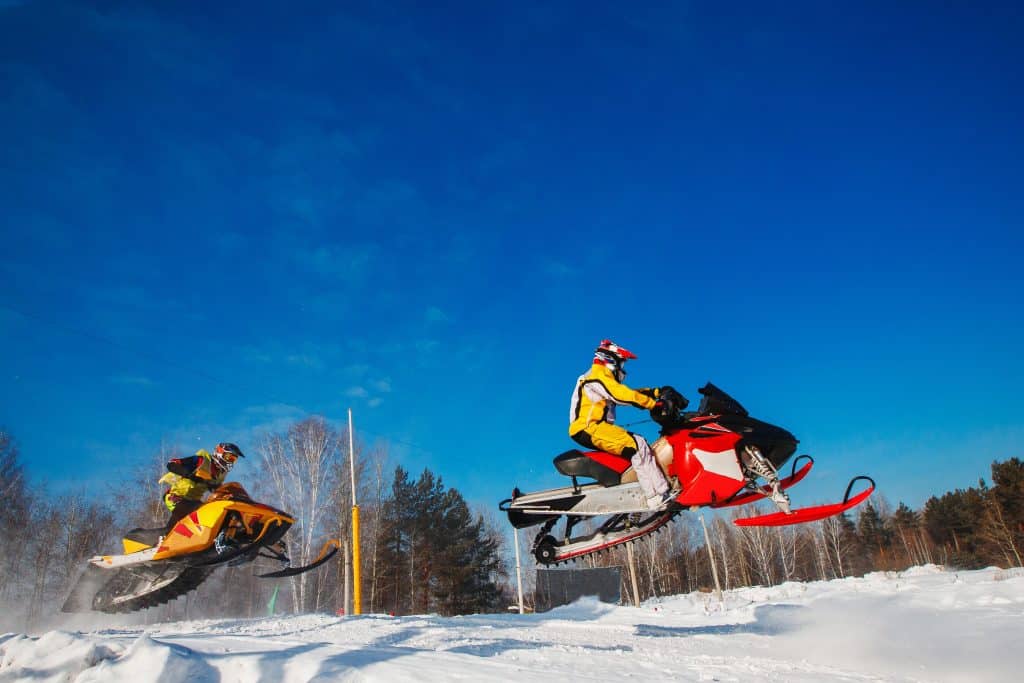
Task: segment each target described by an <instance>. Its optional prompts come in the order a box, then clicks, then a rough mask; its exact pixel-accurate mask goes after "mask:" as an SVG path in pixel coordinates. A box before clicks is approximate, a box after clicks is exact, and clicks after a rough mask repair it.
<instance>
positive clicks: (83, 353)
mask: <svg viewBox="0 0 1024 683" xmlns="http://www.w3.org/2000/svg"><path fill="white" fill-rule="evenodd" d="M491 4H492V3H482V5H483V6H481V3H470V2H466V3H457V4H456V5H455V6H448V7H447V8H446V9H436V8H429V9H424V5H423V3H413V2H410V3H370V4H366V5H364V4H363V3H322V4H315V3H313V4H303V5H302V8H301V11H300V10H299V8H297V7H295V6H288V7H287V8H286V7H284V6H283V5H281V4H280V3H245V4H244V6H245V9H239V8H238V7H232V8H225V7H223V6H222V5H223V4H222V3H152V4H151V5H150V6H146V4H145V3H113V2H111V3H94V4H89V5H86V4H80V3H43V2H31V1H25V2H19V1H17V0H0V230H2V245H3V248H2V251H0V424H2V425H4V426H5V427H6V428H7V429H8V430H9V431H10V432H11V433H13V434H14V436H15V437H16V438H17V439H18V441H19V442H20V444H21V447H22V450H23V453H24V456H25V459H26V461H27V463H28V466H29V469H30V472H31V474H32V476H33V477H34V478H36V479H37V480H38V481H44V480H45V481H48V482H50V483H51V485H52V486H53V487H54V488H55V489H57V490H68V489H71V488H75V487H79V486H86V485H90V484H92V483H95V482H97V481H104V480H116V479H117V478H118V476H119V469H120V468H122V467H127V466H129V465H131V464H132V463H133V462H134V461H136V460H138V459H144V458H147V457H148V456H149V454H150V453H152V452H154V451H155V450H156V449H158V448H159V446H160V444H161V442H162V441H166V442H169V443H175V444H179V445H181V447H182V448H184V449H188V450H193V449H194V448H197V447H199V446H210V445H212V444H215V443H216V442H217V441H221V440H232V441H237V442H238V443H240V444H241V445H242V446H243V448H248V447H250V446H251V445H252V444H253V443H254V438H255V434H257V433H259V431H260V430H265V429H267V428H275V427H276V428H280V426H281V425H282V424H285V423H286V421H287V420H289V419H294V418H296V417H301V416H304V415H307V414H313V413H318V414H323V415H326V416H327V417H328V418H331V419H332V420H336V421H337V422H338V423H339V424H341V423H343V421H344V416H345V410H346V408H348V407H351V408H353V409H354V411H355V418H356V425H357V430H363V431H362V432H361V433H362V434H364V435H365V437H366V438H367V439H368V440H384V439H387V440H390V441H391V456H392V460H393V462H394V463H401V464H403V465H404V466H405V467H407V468H408V469H410V470H412V471H413V472H414V473H415V472H418V471H420V470H421V469H422V468H423V467H430V468H431V469H433V470H434V471H436V472H437V473H439V474H441V475H442V477H443V478H444V481H445V483H446V484H447V485H449V486H454V487H457V488H459V489H460V490H461V491H462V492H463V493H464V494H466V496H467V497H468V498H469V499H470V500H471V501H473V502H477V503H480V504H485V503H486V504H487V505H493V504H494V503H495V502H496V501H497V500H499V499H501V498H503V497H505V496H507V494H508V492H509V490H510V489H511V487H512V486H513V485H516V484H518V485H520V486H521V487H523V488H524V489H529V488H541V487H548V486H555V485H561V483H562V482H561V477H560V476H559V475H557V474H556V473H555V472H554V470H553V469H552V468H551V465H550V460H551V457H552V456H554V455H556V454H557V453H559V452H561V451H562V450H564V449H566V448H569V447H572V445H573V444H572V442H571V441H570V440H569V439H568V437H567V435H566V431H565V430H566V426H567V424H566V422H567V420H566V417H567V413H568V407H569V394H570V390H571V388H572V386H573V382H574V380H575V378H576V377H577V375H578V374H580V373H581V372H583V371H584V370H585V369H586V368H587V367H588V365H589V362H590V359H591V352H592V350H593V348H594V346H595V345H596V344H597V342H598V341H600V340H601V339H602V338H604V337H610V338H612V339H614V340H616V341H617V342H619V343H621V344H623V345H625V346H627V347H629V348H631V349H633V350H634V351H635V352H636V353H637V354H638V355H639V356H640V359H639V360H638V361H634V363H633V364H632V367H631V374H630V380H631V382H632V383H634V385H638V386H643V385H659V384H663V383H671V384H673V385H675V386H676V387H677V388H679V389H680V390H682V391H683V392H684V393H686V394H688V395H689V396H691V397H692V398H696V391H695V389H696V387H697V386H700V385H702V384H703V383H704V382H705V381H708V380H712V381H714V382H715V383H717V384H718V385H720V386H721V387H723V388H725V389H726V390H728V391H729V392H731V393H733V394H734V395H735V396H736V397H737V398H738V399H739V400H740V401H741V402H743V403H744V404H745V405H746V406H747V408H748V409H749V410H750V411H751V412H752V413H753V414H754V415H756V416H758V417H761V418H763V419H766V420H768V421H770V422H774V423H777V424H781V425H783V426H785V427H787V428H789V429H790V430H791V431H793V432H794V433H795V434H796V435H797V436H798V437H799V438H800V439H801V441H802V443H801V450H802V451H806V452H809V453H811V454H813V455H815V456H816V457H817V458H818V462H819V468H820V472H819V473H818V476H817V477H815V478H813V481H812V482H810V483H808V484H807V485H806V487H804V489H803V490H804V493H803V494H797V498H798V499H799V501H800V502H808V501H810V500H824V499H827V498H834V497H837V496H840V495H841V494H842V489H843V487H844V486H845V482H846V480H847V479H848V478H849V477H850V476H852V475H854V474H860V473H869V474H872V475H874V476H875V477H876V479H877V480H878V482H879V484H880V488H881V491H882V492H883V493H885V494H886V495H887V496H888V497H889V498H890V500H891V501H892V502H894V503H895V502H896V501H897V500H905V501H907V502H908V503H910V504H912V505H914V506H918V505H920V504H921V503H922V502H923V501H924V500H925V499H926V498H927V497H928V496H929V495H931V494H932V493H941V492H943V491H945V490H948V489H951V488H955V487H963V486H968V485H971V484H973V483H975V482H976V481H977V479H978V477H980V476H987V475H988V466H989V464H990V463H991V461H992V460H993V459H1004V458H1007V457H1011V456H1024V447H1022V443H1024V418H1022V417H1021V407H1022V400H1021V398H1020V397H1021V391H1022V389H1021V387H1022V385H1024V361H1022V360H1021V351H1020V349H1021V339H1022V332H1024V307H1022V305H1021V300H1022V295H1024V278H1022V275H1021V266H1020V260H1021V253H1022V247H1024V237H1022V234H1024V230H1022V227H1024V226H1022V218H1024V193H1022V188H1024V182H1022V181H1024V125H1022V121H1024V95H1022V93H1024V78H1022V76H1024V54H1022V42H1021V36H1022V35H1024V15H1022V10H1021V8H1020V6H1019V5H1018V6H1016V7H1014V6H1011V5H1012V4H1006V3H999V4H992V5H985V4H979V3H956V5H957V6H950V4H949V3H938V4H936V3H898V5H899V7H893V6H892V3H877V4H876V3H860V2H857V3H840V4H836V3H819V2H806V3H783V4H782V5H777V6H766V5H765V4H764V3H750V4H749V5H743V4H738V3H736V4H729V5H728V6H727V7H723V5H722V3H713V2H707V3H701V2H686V3H656V4H651V5H647V6H646V7H641V8H635V7H629V8H627V7H626V6H625V5H623V4H622V3H593V2H587V3H579V4H575V5H573V4H569V3H541V4H534V3H513V4H506V5H503V6H501V7H500V8H491V9H488V7H487V6H488V5H491ZM645 417H646V416H645V415H642V414H641V413H639V412H637V411H632V410H624V411H623V412H622V414H621V415H620V419H621V421H625V422H630V421H633V420H641V419H644V418H645ZM638 429H640V430H641V431H642V432H644V433H646V434H647V435H648V436H651V435H652V434H653V433H654V430H652V429H651V428H650V425H642V426H639V427H638ZM246 468H249V471H246ZM237 473H238V474H239V476H240V477H241V478H242V480H243V481H245V480H246V478H247V477H254V476H258V470H257V469H256V468H255V466H254V465H253V464H252V463H251V462H246V463H245V464H243V465H242V466H241V467H240V468H239V469H238V470H237ZM154 475H155V476H157V475H158V473H154Z"/></svg>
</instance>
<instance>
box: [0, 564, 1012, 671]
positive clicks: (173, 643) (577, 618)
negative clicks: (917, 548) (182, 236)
mask: <svg viewBox="0 0 1024 683" xmlns="http://www.w3.org/2000/svg"><path fill="white" fill-rule="evenodd" d="M104 619H106V617H104ZM122 623H124V622H118V621H117V619H116V618H114V617H110V618H109V619H108V620H107V623H106V626H105V627H101V628H92V629H83V630H78V631H72V630H70V628H66V629H64V630H54V631H49V632H47V633H44V634H42V635H39V636H26V635H20V634H6V635H3V636H0V683H6V682H8V681H33V682H35V683H41V682H44V681H62V682H63V681H74V682H76V683H87V682H100V681H103V682H107V681H131V682H132V683H145V682H147V681H159V682H160V683H176V682H178V681H181V682H182V683H184V682H185V681H190V682H196V683H204V682H211V683H212V682H214V681H219V682H222V683H231V682H243V681H244V682H249V681H252V682H255V681H265V682H275V683H276V682H279V681H280V682H283V683H293V682H298V681H341V680H352V681H388V682H390V681H416V682H417V683H426V682H429V681H482V682H487V681H510V680H516V679H519V680H547V679H553V680H566V681H575V680H593V681H612V680H614V681H621V680H623V679H627V680H629V679H632V680H638V681H669V680H671V681H798V682H799V681H822V680H829V681H972V682H978V681H1012V680H1019V678H1018V676H1019V669H1020V667H1021V664H1022V663H1024V658H1022V656H1021V654H1020V651H1019V649H1018V648H1019V647H1020V643H1021V642H1022V640H1024V571H1021V570H1008V571H1004V570H999V569H996V568H990V569H984V570H979V571H970V572H953V571H944V570H943V569H941V568H939V567H935V566H926V567H916V568H913V569H910V570H908V571H905V572H902V573H875V574H869V575H868V576H865V577H863V578H849V579H839V580H835V581H827V582H814V583H806V584H804V583H786V584H782V585H780V586H774V587H769V588H765V587H754V588H743V589H737V590H732V591H727V592H726V593H725V594H724V596H723V602H721V603H719V602H718V600H716V599H715V598H714V596H712V595H709V594H706V593H692V594H689V595H680V596H672V597H664V598H656V599H652V600H649V601H647V602H645V603H643V604H642V605H641V606H640V607H639V608H634V607H631V606H616V605H608V604H604V603H600V602H598V601H597V600H596V599H583V600H580V601H578V602H576V603H574V604H572V605H568V606H565V607H561V608H558V609H555V610H552V611H551V612H547V613H544V614H527V615H519V614H502V615H473V616H464V617H454V618H444V617H439V616H436V615H418V616H408V617H398V618H394V617H388V616H383V615H366V616H353V617H347V618H346V617H331V616H326V615H301V616H291V617H266V618H262V619H219V620H205V621H189V622H175V623H164V624H156V625H148V626H131V625H129V626H123V625H121V624H122ZM115 625H116V626H115ZM72 628H73V627H72Z"/></svg>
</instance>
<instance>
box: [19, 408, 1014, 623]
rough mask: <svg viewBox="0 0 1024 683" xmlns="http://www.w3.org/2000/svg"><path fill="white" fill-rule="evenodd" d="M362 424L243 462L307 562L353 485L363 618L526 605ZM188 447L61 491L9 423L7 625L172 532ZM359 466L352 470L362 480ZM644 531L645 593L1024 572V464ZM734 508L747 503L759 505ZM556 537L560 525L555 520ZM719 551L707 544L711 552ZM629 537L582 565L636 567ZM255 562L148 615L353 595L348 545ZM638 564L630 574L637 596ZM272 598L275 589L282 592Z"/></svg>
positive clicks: (300, 606) (461, 522)
mask: <svg viewBox="0 0 1024 683" xmlns="http://www.w3.org/2000/svg"><path fill="white" fill-rule="evenodd" d="M347 445H348V434H347V432H346V431H345V430H344V429H338V428H336V427H334V426H333V425H332V424H331V423H329V422H328V421H327V420H325V419H323V418H321V417H311V418H308V419H304V420H300V421H297V422H295V423H293V424H292V425H290V426H289V427H288V428H287V429H284V430H283V431H281V432H278V433H270V434H266V435H264V436H263V437H261V438H260V439H258V440H257V442H256V443H255V445H254V447H253V448H251V449H250V450H251V452H250V453H247V456H248V457H246V458H245V459H244V460H242V461H240V462H239V464H238V465H237V466H236V469H235V470H233V471H232V475H231V477H230V478H231V479H233V480H237V481H240V482H241V483H243V484H244V485H246V487H247V488H249V490H250V493H251V494H252V495H253V496H254V497H255V498H256V499H257V500H264V501H266V502H268V503H270V504H272V505H274V506H275V507H279V508H281V509H284V510H286V511H288V512H289V513H291V514H293V515H294V516H295V517H296V519H297V523H296V525H295V526H294V527H293V528H292V529H291V530H290V531H289V532H288V534H286V536H285V540H286V542H287V545H288V554H289V556H290V557H291V558H292V561H293V563H294V564H306V563H308V562H310V561H311V560H312V559H313V558H314V557H316V555H317V553H318V551H319V550H320V544H321V543H322V541H323V540H324V539H326V538H330V537H333V538H339V539H341V540H342V541H343V543H344V544H345V546H346V547H350V540H351V532H352V529H351V515H350V509H351V508H350V506H351V501H352V490H351V487H352V481H353V479H354V480H355V485H356V495H357V499H358V502H359V507H360V520H361V524H360V528H361V548H362V553H361V557H360V572H361V575H362V607H363V611H364V612H365V613H390V614H395V615H404V614H414V613H437V614H442V615H455V614H466V613H479V612H497V611H504V610H505V609H506V607H507V606H508V605H511V604H513V603H514V602H515V596H514V592H513V589H512V581H511V579H510V575H511V571H510V570H511V569H512V568H513V567H512V564H513V562H512V559H511V555H512V548H511V544H510V540H511V539H510V536H511V534H510V529H509V528H508V526H507V525H506V524H503V523H497V522H495V521H494V520H493V519H492V518H491V517H490V516H489V515H488V514H481V513H480V512H474V511H472V510H471V509H470V508H469V506H468V505H467V503H466V500H465V499H464V498H463V496H462V494H461V493H460V492H459V491H458V490H456V489H452V488H447V487H446V486H445V485H444V483H443V480H442V478H441V476H439V475H437V474H436V473H434V472H431V471H430V470H424V471H423V472H422V473H421V474H419V475H418V476H417V477H413V476H411V475H410V473H409V472H408V471H406V470H405V469H404V468H402V467H401V466H398V467H394V468H392V467H391V466H390V465H389V463H388V458H387V454H386V451H385V450H384V449H382V448H377V449H369V448H366V447H365V446H364V445H360V444H358V443H357V448H356V457H355V472H354V473H353V472H352V471H351V470H350V464H349V458H348V448H347ZM182 455H188V453H182V452H180V450H179V449H176V448H174V447H169V446H162V447H161V448H159V449H157V451H156V452H154V453H153V454H152V456H151V457H150V458H149V459H148V461H146V462H139V463H138V464H137V465H136V466H135V467H134V468H130V469H129V470H128V471H127V472H126V474H125V475H124V478H123V479H122V480H121V481H116V482H112V483H111V484H110V485H109V489H108V490H107V491H103V492H101V493H95V492H93V490H92V489H89V491H90V492H89V493H86V492H78V493H73V494H68V495H62V496H53V495H51V494H50V493H49V492H48V491H47V490H46V488H45V487H43V486H41V485H36V484H33V483H32V482H30V481H29V480H28V478H27V476H26V474H25V470H24V463H23V460H22V455H21V453H20V451H19V448H18V445H17V443H16V442H15V440H14V439H13V437H12V436H11V435H10V434H9V433H8V432H6V431H3V430H0V473H2V475H0V494H2V496H3V497H2V500H3V505H0V604H3V605H4V608H5V609H4V610H3V611H2V613H3V617H0V620H2V621H3V623H0V628H11V629H19V630H38V629H40V628H44V627H45V626H46V625H47V623H54V620H55V617H56V615H57V613H58V610H59V608H60V605H61V603H62V602H63V600H64V598H65V596H66V595H67V593H68V591H69V590H70V587H71V585H72V583H73V582H74V581H75V579H76V578H77V575H78V573H79V572H80V571H81V569H82V568H83V567H84V563H85V561H86V560H87V559H88V558H89V557H91V556H92V555H95V554H99V553H110V552H117V551H118V550H119V548H120V538H121V535H122V533H123V532H124V531H125V530H127V529H130V528H133V527H158V526H162V525H163V523H164V521H165V520H166V517H167V511H166V509H165V508H164V507H163V504H162V503H161V494H162V487H161V485H160V484H159V483H158V482H157V479H158V478H159V476H160V475H161V474H162V473H163V471H164V466H165V464H166V462H167V461H168V460H169V459H171V458H173V457H181V456H182ZM353 475H354V476H353ZM699 514H702V513H690V512H683V513H682V514H681V515H680V516H679V517H677V519H676V521H675V522H674V523H673V524H671V525H668V526H667V527H665V528H664V530H663V532H662V533H659V534H654V535H651V536H648V537H646V538H643V539H639V540H638V541H636V542H634V545H633V549H634V551H635V553H634V555H635V558H636V566H637V569H638V577H637V578H638V583H639V588H640V594H641V598H643V599H646V598H648V597H651V596H656V595H672V594H678V593H687V592H693V591H710V590H712V589H713V588H714V587H715V583H714V574H715V573H716V572H715V571H713V569H712V567H714V569H715V570H717V574H718V577H719V582H720V584H721V587H722V588H723V589H729V588H738V587H743V586H750V585H772V584H777V583H781V582H784V581H808V580H819V579H820V580H827V579H833V578H843V577H848V576H858V575H862V574H864V573H867V572H871V571H895V570H902V569H906V568H908V567H911V566H915V565H921V564H927V563H934V564H941V565H947V566H950V567H956V568H964V569H973V568H980V567H985V566H990V565H995V566H999V567H1020V566H1022V554H1024V462H1022V461H1021V460H1020V459H1018V458H1011V459H1009V460H1005V461H1002V462H998V461H997V462H994V463H993V464H992V467H991V480H990V482H988V483H987V482H986V481H985V480H979V482H978V485H977V486H972V487H968V488H966V489H957V490H955V491H951V492H947V493H944V494H942V495H941V496H932V497H931V498H929V499H928V500H927V501H926V502H925V504H924V505H923V506H922V507H921V509H919V510H914V509H912V508H910V507H909V506H907V505H905V504H904V503H902V502H901V503H899V504H898V505H896V506H895V507H893V506H891V505H890V504H889V503H888V502H887V501H886V500H885V498H884V497H882V496H881V495H879V494H878V493H876V494H875V496H873V497H872V498H871V499H870V500H869V501H868V502H866V503H865V504H864V505H861V506H860V507H859V508H858V510H857V511H856V512H855V514H854V515H852V516H850V515H842V516H839V517H832V518H829V519H826V520H822V521H819V522H814V523H811V524H803V525H796V526H791V527H760V528H759V527H736V526H734V525H733V524H731V518H729V517H727V516H725V515H723V514H720V513H715V514H712V515H711V516H710V517H708V518H707V520H706V521H707V527H708V539H709V540H710V544H707V543H706V542H705V536H704V532H703V529H702V525H701V523H700V518H699V517H697V515H699ZM733 514H734V515H739V514H744V515H746V514H750V513H749V512H747V511H744V512H742V513H740V512H735V513H733ZM556 531H557V529H556ZM532 536H533V532H532V531H531V530H530V529H526V530H523V531H522V532H521V533H520V535H519V543H520V546H521V548H520V550H521V554H522V557H523V570H524V575H523V577H524V579H525V582H524V583H525V587H526V589H527V591H526V592H527V595H526V601H527V604H528V605H529V604H531V603H532V595H531V592H532V584H533V577H534V575H533V572H532V569H533V568H534V566H535V565H534V563H533V560H532V558H531V556H530V543H531V541H532ZM709 545H710V548H709V547H708V546H709ZM626 564H627V559H626V550H625V548H624V547H618V548H613V549H611V550H610V551H608V552H607V553H605V554H602V555H597V556H592V557H588V558H585V559H583V560H581V561H580V562H579V563H577V564H576V566H577V567H588V566H589V567H600V566H612V565H621V566H626ZM267 569H268V567H266V566H259V565H258V564H252V565H243V566H240V567H226V568H222V569H220V570H218V571H217V572H214V573H213V575H212V576H211V577H210V578H209V579H207V581H206V582H205V583H203V584H202V585H201V586H200V587H199V589H198V590H197V591H195V592H193V593H191V594H189V595H188V596H185V597H183V598H181V599H179V600H176V601H174V602H172V603H170V604H168V605H164V606H161V607H159V608H154V609H151V610H148V611H147V612H146V613H145V615H146V616H145V618H146V619H149V620H160V621H164V620H175V619H186V618H206V617H223V616H238V617H256V616H262V615H264V614H266V613H267V610H268V604H270V603H271V602H274V604H275V605H276V609H277V611H278V612H283V611H290V612H296V613H299V612H326V613H336V612H339V611H342V610H347V609H349V608H350V607H351V601H350V600H348V601H346V591H345V586H346V584H347V583H348V581H347V577H346V557H345V553H338V556H337V558H336V559H335V560H332V561H331V562H329V563H327V564H325V565H323V566H322V567H320V568H319V569H317V570H315V571H312V572H309V573H306V574H301V575H299V576H294V577H289V578H286V579H274V580H268V579H260V578H258V577H257V576H256V574H258V573H261V572H263V571H266V570H267ZM627 577H628V572H623V580H624V586H623V592H622V595H623V596H628V595H630V594H631V591H629V590H626V588H627V585H625V582H626V581H627V580H628V579H627ZM272 598H273V600H272Z"/></svg>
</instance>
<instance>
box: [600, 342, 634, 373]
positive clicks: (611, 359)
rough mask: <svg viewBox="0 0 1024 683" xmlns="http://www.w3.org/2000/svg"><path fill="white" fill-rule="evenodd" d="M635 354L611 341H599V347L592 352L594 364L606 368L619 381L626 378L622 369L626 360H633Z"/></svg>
mask: <svg viewBox="0 0 1024 683" xmlns="http://www.w3.org/2000/svg"><path fill="white" fill-rule="evenodd" d="M634 358H636V354H635V353H633V352H632V351H630V350H629V349H626V348H623V347H621V346H619V345H618V344H616V343H615V342H613V341H612V340H611V339H603V340H601V345H600V346H598V347H597V348H596V349H595V350H594V362H595V363H599V364H601V365H604V366H607V367H608V368H609V369H611V371H612V372H614V373H615V374H616V376H618V377H619V379H620V381H621V379H622V378H623V377H625V376H626V370H625V368H624V367H623V366H624V365H625V364H626V361H627V360H633V359H634Z"/></svg>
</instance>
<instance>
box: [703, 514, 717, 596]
mask: <svg viewBox="0 0 1024 683" xmlns="http://www.w3.org/2000/svg"><path fill="white" fill-rule="evenodd" d="M700 525H701V526H702V527H703V528H704V545H705V546H707V549H708V559H709V560H710V561H711V576H713V577H715V597H716V598H718V602H719V603H721V602H722V584H720V583H719V582H718V565H716V564H715V553H714V552H713V551H712V550H711V537H710V536H708V525H707V524H705V523H704V513H703V512H702V513H700Z"/></svg>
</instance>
